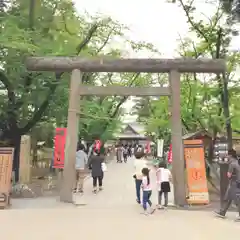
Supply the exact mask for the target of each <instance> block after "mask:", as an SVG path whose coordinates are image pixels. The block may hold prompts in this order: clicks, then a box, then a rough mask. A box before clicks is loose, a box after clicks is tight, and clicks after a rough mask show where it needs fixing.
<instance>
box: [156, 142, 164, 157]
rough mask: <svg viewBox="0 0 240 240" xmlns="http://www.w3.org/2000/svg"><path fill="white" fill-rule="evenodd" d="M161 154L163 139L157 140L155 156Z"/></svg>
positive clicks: (160, 155)
mask: <svg viewBox="0 0 240 240" xmlns="http://www.w3.org/2000/svg"><path fill="white" fill-rule="evenodd" d="M162 156H163V139H158V140H157V157H162Z"/></svg>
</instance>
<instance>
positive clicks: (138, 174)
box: [133, 152, 147, 204]
mask: <svg viewBox="0 0 240 240" xmlns="http://www.w3.org/2000/svg"><path fill="white" fill-rule="evenodd" d="M134 155H135V158H136V159H135V161H134V168H135V172H134V175H133V178H134V179H135V186H136V196H137V199H136V201H137V203H139V204H141V185H142V169H143V168H147V162H146V160H145V158H144V153H143V152H135V154H134Z"/></svg>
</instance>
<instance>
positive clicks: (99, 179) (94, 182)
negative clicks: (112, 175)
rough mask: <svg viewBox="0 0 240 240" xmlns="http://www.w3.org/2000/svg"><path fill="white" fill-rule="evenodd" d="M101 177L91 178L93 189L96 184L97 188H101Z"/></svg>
mask: <svg viewBox="0 0 240 240" xmlns="http://www.w3.org/2000/svg"><path fill="white" fill-rule="evenodd" d="M102 182H103V176H100V177H93V187H97V183H98V186H99V187H102Z"/></svg>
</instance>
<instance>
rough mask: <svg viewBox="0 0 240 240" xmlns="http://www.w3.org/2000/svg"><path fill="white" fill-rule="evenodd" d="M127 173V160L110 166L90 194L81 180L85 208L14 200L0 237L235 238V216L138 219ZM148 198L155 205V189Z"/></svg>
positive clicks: (173, 214) (0, 217)
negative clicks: (100, 185)
mask: <svg viewBox="0 0 240 240" xmlns="http://www.w3.org/2000/svg"><path fill="white" fill-rule="evenodd" d="M132 175H133V164H132V159H130V160H129V162H128V163H127V164H124V163H122V164H117V163H115V162H113V163H112V164H110V165H109V167H108V172H107V173H106V176H105V178H104V191H103V192H100V193H98V194H97V195H94V194H93V193H92V192H91V191H92V187H91V184H92V182H91V179H88V180H87V181H86V185H85V188H86V190H85V201H86V203H87V205H85V206H75V205H72V204H63V203H59V202H58V201H57V200H56V198H50V197H49V198H47V197H46V198H38V199H15V200H14V201H13V207H12V209H9V210H2V211H1V213H0V234H1V235H0V236H1V238H2V239H3V238H4V237H5V239H10V240H11V239H18V240H33V239H36V240H38V239H41V240H43V239H44V240H48V239H51V240H55V239H56V240H57V239H58V240H65V239H66V240H69V239H71V238H73V239H76V238H80V239H87V240H95V239H96V240H101V239H104V240H105V239H106V238H109V239H111V238H113V239H114V240H118V239H119V240H120V239H121V240H122V239H132V240H135V239H137V240H141V239H144V240H146V239H150V238H151V239H156V238H161V237H163V238H166V239H168V240H173V239H180V238H185V239H186V238H189V239H191V240H200V239H201V240H205V239H206V240H209V239H211V240H215V239H216V240H223V239H224V240H226V238H231V239H232V240H235V239H236V240H237V239H239V230H240V223H235V222H234V221H233V219H234V216H235V214H234V213H229V215H228V217H229V218H228V219H226V220H222V219H217V218H214V216H213V214H212V213H209V212H200V211H197V212H194V211H181V210H171V209H169V210H166V211H165V210H164V211H162V210H161V211H156V212H155V213H154V215H152V216H148V217H146V216H144V215H141V214H140V212H141V211H142V209H141V206H139V205H137V204H136V203H135V190H134V183H133V179H132ZM153 181H154V180H153ZM78 198H79V197H78V196H77V198H76V199H77V201H78ZM171 198H172V196H171ZM152 200H153V202H155V203H156V201H157V197H156V191H154V195H153V197H152Z"/></svg>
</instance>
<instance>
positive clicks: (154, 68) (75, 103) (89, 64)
mask: <svg viewBox="0 0 240 240" xmlns="http://www.w3.org/2000/svg"><path fill="white" fill-rule="evenodd" d="M26 66H27V69H28V70H31V71H54V72H59V71H61V72H72V77H71V86H70V97H69V109H68V122H67V142H66V146H65V165H64V174H63V177H64V179H63V185H62V189H61V192H60V199H61V201H63V202H73V195H72V188H73V186H74V182H75V155H76V147H77V140H78V139H77V137H78V121H79V116H78V114H79V105H80V96H89V95H97V96H108V95H109V96H111V95H118V96H142V97H143V96H171V130H172V157H173V163H172V169H173V183H174V201H175V204H176V205H178V206H184V205H185V204H186V189H185V187H186V185H185V169H184V166H185V164H184V156H183V143H182V123H181V112H180V109H181V108H180V74H181V73H184V72H186V73H193V72H195V73H216V74H219V73H224V72H225V71H226V64H225V61H224V60H221V59H216V60H208V59H112V58H109V57H108V58H104V57H101V58H92V59H86V58H81V57H29V58H28V59H27V61H26ZM82 72H148V73H164V72H165V73H169V80H170V87H123V86H111V85H109V86H106V87H100V86H90V85H82V79H81V74H82Z"/></svg>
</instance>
